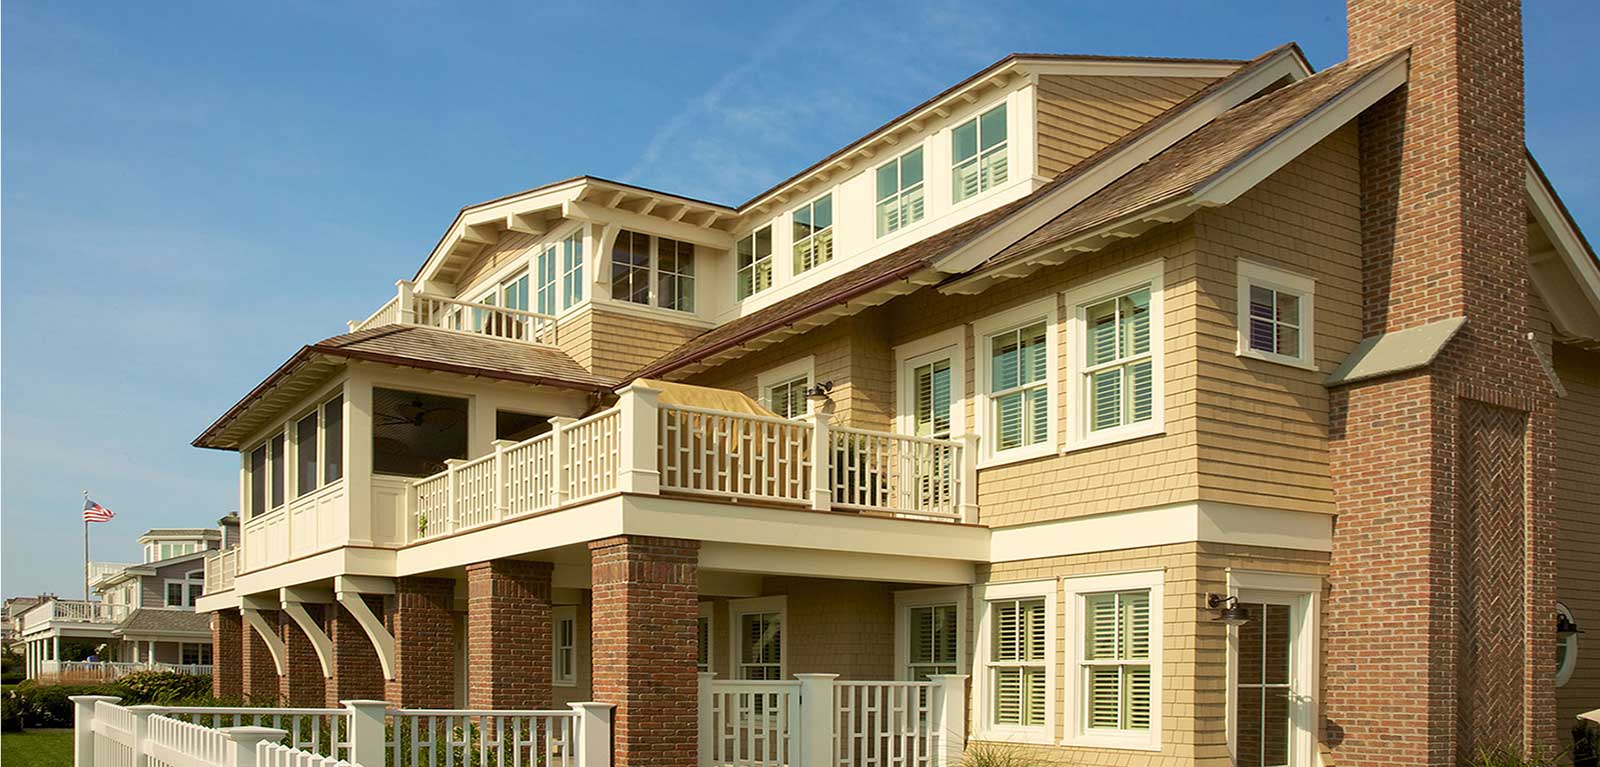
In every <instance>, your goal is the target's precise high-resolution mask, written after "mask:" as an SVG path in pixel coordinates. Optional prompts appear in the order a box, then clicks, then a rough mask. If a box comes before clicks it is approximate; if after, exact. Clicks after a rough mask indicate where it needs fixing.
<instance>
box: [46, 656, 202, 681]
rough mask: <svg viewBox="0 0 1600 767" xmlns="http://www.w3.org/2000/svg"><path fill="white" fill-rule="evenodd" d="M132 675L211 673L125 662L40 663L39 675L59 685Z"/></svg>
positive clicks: (197, 667)
mask: <svg viewBox="0 0 1600 767" xmlns="http://www.w3.org/2000/svg"><path fill="white" fill-rule="evenodd" d="M135 671H171V672H174V673H178V674H189V675H190V676H205V675H206V674H210V673H211V665H210V664H208V663H159V662H126V661H90V660H80V661H72V660H69V661H60V662H57V661H53V660H47V661H40V663H39V673H40V675H41V676H44V677H46V678H55V679H56V680H57V681H62V682H91V681H99V682H109V681H112V680H114V679H120V678H122V677H124V676H127V675H129V674H132V673H133V672H135Z"/></svg>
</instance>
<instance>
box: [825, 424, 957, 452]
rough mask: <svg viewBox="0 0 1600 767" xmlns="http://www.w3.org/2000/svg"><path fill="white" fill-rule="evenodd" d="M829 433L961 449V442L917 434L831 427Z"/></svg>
mask: <svg viewBox="0 0 1600 767" xmlns="http://www.w3.org/2000/svg"><path fill="white" fill-rule="evenodd" d="M828 431H831V432H836V433H839V434H859V435H861V436H864V437H875V438H881V439H893V440H899V441H901V442H915V443H918V444H922V445H934V446H937V447H961V442H960V441H959V440H953V439H939V438H937V437H919V436H917V435H915V434H901V433H900V432H895V431H874V430H872V429H857V428H852V427H849V426H829V427H828Z"/></svg>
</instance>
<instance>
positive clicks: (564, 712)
mask: <svg viewBox="0 0 1600 767" xmlns="http://www.w3.org/2000/svg"><path fill="white" fill-rule="evenodd" d="M388 713H389V716H507V717H509V716H542V717H551V716H566V717H572V718H574V719H576V718H578V717H579V716H580V714H579V712H577V711H574V710H572V709H570V708H567V709H529V710H526V711H524V710H519V709H492V708H490V709H479V708H391V709H389V712H388Z"/></svg>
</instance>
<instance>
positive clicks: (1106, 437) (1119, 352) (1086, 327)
mask: <svg viewBox="0 0 1600 767" xmlns="http://www.w3.org/2000/svg"><path fill="white" fill-rule="evenodd" d="M1164 269H1165V262H1164V261H1160V260H1156V261H1152V262H1149V263H1147V264H1143V265H1140V266H1136V267H1133V268H1131V269H1127V270H1125V271H1122V272H1119V273H1117V274H1113V275H1111V276H1109V277H1104V278H1101V279H1098V280H1095V281H1093V282H1090V283H1088V284H1085V285H1081V286H1079V287H1076V288H1073V289H1072V290H1070V291H1068V292H1067V293H1066V303H1067V307H1068V312H1069V318H1068V327H1069V330H1068V332H1069V333H1070V336H1069V340H1068V342H1067V346H1068V348H1069V349H1071V353H1070V354H1069V355H1068V363H1067V402H1068V403H1069V406H1068V408H1067V440H1066V445H1065V449H1066V450H1068V451H1071V450H1082V449H1085V448H1090V447H1098V446H1100V445H1107V444H1111V443H1113V442H1122V441H1124V440H1130V439H1139V438H1142V437H1149V436H1153V435H1157V434H1161V433H1163V432H1164V431H1165V430H1166V361H1165V357H1166V354H1165V342H1166V330H1165V325H1166V315H1165V309H1164V304H1165V302H1164V289H1163V286H1164V282H1165V276H1164ZM1146 295H1147V296H1148V298H1147V299H1146V298H1145V296H1146ZM1141 301H1145V302H1146V303H1145V304H1144V306H1143V307H1140V306H1139V304H1140V302H1141ZM1105 311H1115V312H1117V314H1116V315H1115V317H1114V321H1113V325H1111V326H1110V327H1111V332H1112V334H1113V335H1112V336H1110V337H1107V336H1106V335H1105V333H1104V330H1105V328H1106V327H1107V326H1106V325H1104V324H1101V323H1098V322H1095V321H1094V320H1093V319H1092V318H1091V312H1093V313H1094V314H1095V318H1096V319H1104V317H1105V316H1107V315H1104V314H1103V312H1105ZM1140 311H1142V312H1143V313H1144V320H1143V323H1142V324H1143V327H1142V328H1141V323H1140V320H1139V318H1138V314H1139V312H1140ZM1124 323H1126V324H1124ZM1097 331H1099V332H1097ZM1124 331H1126V332H1124ZM1141 331H1142V332H1141ZM1097 342H1098V344H1097ZM1146 366H1147V367H1146ZM1144 370H1148V377H1147V379H1146V380H1144V381H1141V380H1139V375H1141V373H1142V372H1143V371H1144ZM1141 389H1145V390H1147V391H1148V394H1146V395H1144V396H1140V395H1139V391H1140V390H1141ZM1097 395H1098V399H1097ZM1112 395H1114V401H1113V396H1112ZM1112 413H1115V414H1116V417H1115V419H1114V420H1113V418H1112V416H1111V414H1112ZM1097 421H1098V422H1097ZM1097 427H1098V428H1097Z"/></svg>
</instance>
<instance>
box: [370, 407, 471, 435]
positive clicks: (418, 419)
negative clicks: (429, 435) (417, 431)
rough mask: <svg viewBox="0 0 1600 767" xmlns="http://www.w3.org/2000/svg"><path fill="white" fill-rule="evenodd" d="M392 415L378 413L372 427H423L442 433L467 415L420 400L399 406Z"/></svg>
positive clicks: (454, 409)
mask: <svg viewBox="0 0 1600 767" xmlns="http://www.w3.org/2000/svg"><path fill="white" fill-rule="evenodd" d="M395 411H396V412H394V413H378V414H377V417H376V419H375V421H374V423H373V425H374V426H414V427H417V428H422V427H425V426H435V427H438V429H439V431H444V430H445V429H448V428H450V427H452V426H455V425H456V424H459V423H461V421H463V420H464V419H465V418H466V417H467V414H466V413H464V412H462V411H461V410H460V409H458V408H453V407H448V406H442V405H441V406H435V407H429V406H427V405H426V404H424V403H423V401H422V400H421V399H414V400H412V401H410V402H407V403H404V404H401V405H399V406H398V407H396V408H395Z"/></svg>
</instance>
